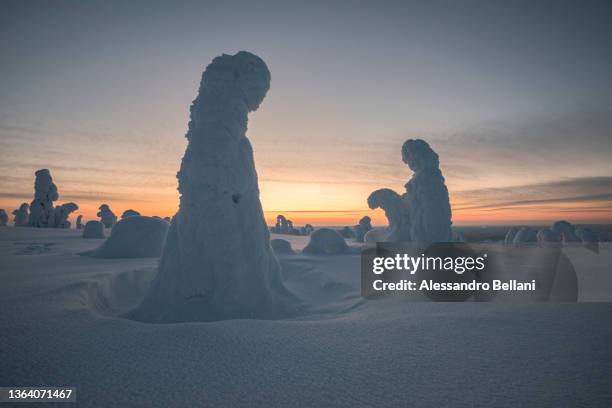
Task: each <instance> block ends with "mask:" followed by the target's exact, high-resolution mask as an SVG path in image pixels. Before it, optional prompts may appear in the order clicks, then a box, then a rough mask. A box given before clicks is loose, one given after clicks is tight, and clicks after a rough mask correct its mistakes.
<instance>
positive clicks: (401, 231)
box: [364, 188, 410, 242]
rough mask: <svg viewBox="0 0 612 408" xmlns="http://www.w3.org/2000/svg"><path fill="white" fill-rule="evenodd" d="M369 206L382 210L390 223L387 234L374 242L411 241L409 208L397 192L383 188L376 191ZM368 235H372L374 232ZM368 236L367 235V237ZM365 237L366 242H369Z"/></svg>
mask: <svg viewBox="0 0 612 408" xmlns="http://www.w3.org/2000/svg"><path fill="white" fill-rule="evenodd" d="M368 206H369V207H370V208H371V209H376V208H382V209H383V210H384V212H385V216H386V217H387V220H388V222H389V226H388V227H387V230H386V234H384V235H378V234H377V236H376V238H375V239H376V241H373V242H382V241H390V242H398V241H410V222H409V218H408V211H407V210H408V208H407V205H406V202H405V201H404V199H403V198H402V197H401V196H400V195H399V194H397V193H396V192H395V191H393V190H391V189H388V188H383V189H380V190H376V191H374V192H373V193H372V194H370V196H369V197H368ZM367 234H372V231H370V232H368V233H367ZM367 234H366V235H367ZM372 238H373V237H371V238H370V239H366V238H365V237H364V240H365V242H368V240H370V241H371V240H372Z"/></svg>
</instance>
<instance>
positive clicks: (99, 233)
mask: <svg viewBox="0 0 612 408" xmlns="http://www.w3.org/2000/svg"><path fill="white" fill-rule="evenodd" d="M83 238H88V239H89V238H92V239H100V238H106V235H104V224H102V222H100V221H95V220H93V221H87V224H85V229H83Z"/></svg>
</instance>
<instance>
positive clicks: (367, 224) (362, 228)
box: [355, 215, 372, 242]
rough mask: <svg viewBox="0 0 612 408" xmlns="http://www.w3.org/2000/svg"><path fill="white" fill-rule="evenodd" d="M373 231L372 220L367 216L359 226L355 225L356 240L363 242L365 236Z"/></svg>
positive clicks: (361, 220) (360, 221)
mask: <svg viewBox="0 0 612 408" xmlns="http://www.w3.org/2000/svg"><path fill="white" fill-rule="evenodd" d="M371 229H372V219H371V218H370V217H368V216H367V215H366V216H365V217H362V218H361V219H360V220H359V224H357V225H355V240H356V241H357V242H363V238H364V237H365V234H366V233H367V232H368V231H369V230H371Z"/></svg>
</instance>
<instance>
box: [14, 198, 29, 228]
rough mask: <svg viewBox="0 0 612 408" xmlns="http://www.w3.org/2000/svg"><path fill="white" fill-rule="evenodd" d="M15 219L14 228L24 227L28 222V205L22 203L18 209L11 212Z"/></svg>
mask: <svg viewBox="0 0 612 408" xmlns="http://www.w3.org/2000/svg"><path fill="white" fill-rule="evenodd" d="M13 215H14V216H15V218H14V219H13V222H14V224H15V226H16V227H26V226H27V225H28V223H29V222H30V205H29V204H28V203H22V204H21V205H20V206H19V208H18V209H16V210H13Z"/></svg>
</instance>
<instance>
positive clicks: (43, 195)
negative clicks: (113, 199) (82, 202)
mask: <svg viewBox="0 0 612 408" xmlns="http://www.w3.org/2000/svg"><path fill="white" fill-rule="evenodd" d="M35 176H36V179H35V181H34V200H32V202H31V203H30V208H29V210H30V214H29V217H28V216H27V210H28V207H27V206H25V205H24V204H22V205H21V207H20V208H19V210H17V212H16V213H14V214H15V225H23V224H22V223H23V222H25V219H26V218H27V219H28V221H27V222H28V225H29V226H31V227H36V228H70V222H69V221H68V217H69V216H70V214H71V213H72V212H74V211H76V210H77V209H78V208H79V206H78V205H76V204H75V203H65V204H61V205H59V206H57V207H54V205H53V202H54V201H57V200H58V198H59V193H58V190H57V186H56V185H55V183H54V182H53V178H52V177H51V172H49V170H48V169H41V170H38V171H37V172H36V173H35ZM18 218H19V220H18Z"/></svg>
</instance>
